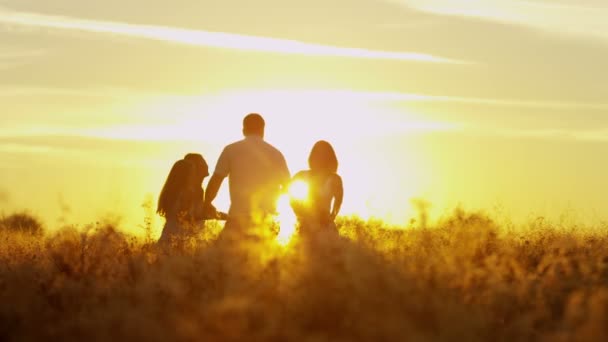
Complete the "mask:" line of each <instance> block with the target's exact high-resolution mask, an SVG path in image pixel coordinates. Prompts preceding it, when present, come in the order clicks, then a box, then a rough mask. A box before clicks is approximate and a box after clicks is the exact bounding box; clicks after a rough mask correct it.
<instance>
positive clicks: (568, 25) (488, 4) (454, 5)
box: [385, 0, 608, 39]
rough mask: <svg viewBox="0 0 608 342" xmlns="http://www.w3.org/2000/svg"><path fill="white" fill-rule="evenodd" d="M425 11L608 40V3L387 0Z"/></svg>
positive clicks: (505, 0) (506, 0) (501, 0)
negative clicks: (605, 4) (604, 4)
mask: <svg viewBox="0 0 608 342" xmlns="http://www.w3.org/2000/svg"><path fill="white" fill-rule="evenodd" d="M385 1H388V2H391V3H397V4H400V5H404V6H406V7H409V8H414V9H417V10H420V11H423V12H428V13H434V14H440V15H449V16H463V17H473V18H481V19H486V20H492V21H498V22H503V23H510V24H518V25H523V26H527V27H531V28H535V29H540V30H543V31H547V32H553V33H561V34H570V35H571V34H575V35H584V36H592V37H597V38H602V39H608V20H606V18H607V17H608V6H599V5H588V4H585V3H584V2H583V1H577V3H576V4H565V3H555V2H550V1H546V2H545V1H515V0H385Z"/></svg>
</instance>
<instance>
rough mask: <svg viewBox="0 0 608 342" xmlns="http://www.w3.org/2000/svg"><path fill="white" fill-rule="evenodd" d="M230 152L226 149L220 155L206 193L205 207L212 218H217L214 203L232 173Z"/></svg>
mask: <svg viewBox="0 0 608 342" xmlns="http://www.w3.org/2000/svg"><path fill="white" fill-rule="evenodd" d="M229 151H230V150H229V148H228V147H226V148H224V150H223V151H222V154H220V157H219V159H218V160H217V164H216V166H215V172H214V173H213V176H211V179H209V183H208V184H207V190H206V191H205V202H204V204H203V206H204V208H205V213H207V214H209V215H211V216H215V215H216V214H217V210H215V208H214V207H213V201H214V200H215V198H216V197H217V193H218V192H219V191H220V187H221V186H222V182H223V181H224V178H226V176H228V174H229V173H230V169H231V165H230V164H231V163H230V152H229Z"/></svg>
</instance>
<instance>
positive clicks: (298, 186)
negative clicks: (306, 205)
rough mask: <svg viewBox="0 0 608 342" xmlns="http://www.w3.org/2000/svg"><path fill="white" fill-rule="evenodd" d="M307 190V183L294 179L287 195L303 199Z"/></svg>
mask: <svg viewBox="0 0 608 342" xmlns="http://www.w3.org/2000/svg"><path fill="white" fill-rule="evenodd" d="M309 190H310V189H309V187H308V183H306V182H304V181H301V180H299V181H295V182H293V183H292V184H291V186H290V187H289V196H291V198H292V199H294V200H298V201H305V200H307V199H308V193H309Z"/></svg>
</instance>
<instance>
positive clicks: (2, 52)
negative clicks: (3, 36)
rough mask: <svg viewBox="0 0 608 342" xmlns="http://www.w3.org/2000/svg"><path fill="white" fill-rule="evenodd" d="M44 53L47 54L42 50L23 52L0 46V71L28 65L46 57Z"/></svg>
mask: <svg viewBox="0 0 608 342" xmlns="http://www.w3.org/2000/svg"><path fill="white" fill-rule="evenodd" d="M0 10H1V9H0ZM46 53H47V52H46V51H45V50H42V49H37V50H23V49H15V48H10V47H2V46H0V70H3V69H12V68H16V67H20V66H23V65H27V64H30V63H32V62H33V61H35V60H36V58H39V57H42V56H44V55H46Z"/></svg>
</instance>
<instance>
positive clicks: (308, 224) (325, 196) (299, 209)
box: [291, 141, 344, 234]
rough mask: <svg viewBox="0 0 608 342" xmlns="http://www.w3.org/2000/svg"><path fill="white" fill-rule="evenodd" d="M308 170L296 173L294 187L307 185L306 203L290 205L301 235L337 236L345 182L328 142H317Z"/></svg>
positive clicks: (293, 181) (301, 200)
mask: <svg viewBox="0 0 608 342" xmlns="http://www.w3.org/2000/svg"><path fill="white" fill-rule="evenodd" d="M308 166H309V170H305V171H301V172H299V173H297V174H296V175H295V176H294V177H293V180H292V185H294V186H297V183H299V182H302V183H304V184H306V185H307V187H308V193H307V196H306V197H307V198H306V199H297V198H292V201H291V204H292V207H293V209H294V211H295V213H296V216H297V217H298V220H299V222H300V232H301V233H302V234H307V233H308V232H314V231H316V230H325V231H327V230H330V231H335V232H337V229H336V225H335V223H334V220H335V218H336V216H338V214H339V213H340V208H341V207H342V201H343V198H344V188H343V185H342V178H341V177H340V176H339V175H338V158H337V156H336V152H335V151H334V148H333V147H332V146H331V144H330V143H328V142H327V141H318V142H317V143H316V144H315V145H314V146H313V148H312V151H311V152H310V156H309V158H308Z"/></svg>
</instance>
